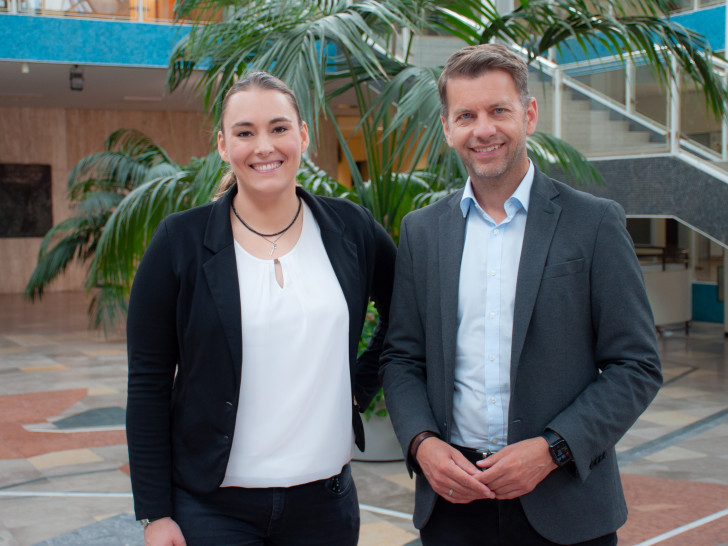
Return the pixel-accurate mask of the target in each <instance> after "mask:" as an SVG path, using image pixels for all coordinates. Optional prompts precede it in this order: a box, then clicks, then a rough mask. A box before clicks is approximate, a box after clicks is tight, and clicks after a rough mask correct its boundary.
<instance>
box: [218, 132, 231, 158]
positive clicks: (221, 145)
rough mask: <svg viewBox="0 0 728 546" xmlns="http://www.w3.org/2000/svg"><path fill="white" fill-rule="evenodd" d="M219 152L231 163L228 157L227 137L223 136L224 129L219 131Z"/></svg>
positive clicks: (221, 156)
mask: <svg viewBox="0 0 728 546" xmlns="http://www.w3.org/2000/svg"><path fill="white" fill-rule="evenodd" d="M217 153H219V154H220V158H221V159H222V160H223V161H224V162H225V163H230V158H228V153H227V147H226V146H225V137H223V136H222V131H218V132H217Z"/></svg>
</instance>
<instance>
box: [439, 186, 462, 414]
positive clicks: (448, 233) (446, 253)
mask: <svg viewBox="0 0 728 546" xmlns="http://www.w3.org/2000/svg"><path fill="white" fill-rule="evenodd" d="M462 195H463V191H462V190H460V191H458V192H456V193H454V194H453V196H452V197H451V198H450V203H449V206H448V207H447V208H446V209H447V210H446V212H444V213H443V214H442V215H441V216H440V218H439V226H438V227H439V229H438V256H437V260H436V263H437V268H438V274H439V279H438V283H437V286H439V287H440V310H441V313H442V316H441V324H442V351H443V363H444V368H445V369H444V373H445V377H444V381H445V383H444V384H445V385H453V384H454V381H455V346H456V343H457V328H458V290H459V286H460V262H461V261H462V258H463V245H464V244H465V218H463V214H462V211H461V210H460V200H461V198H462ZM447 400H448V401H449V402H448V403H449V404H450V408H449V409H448V414H450V413H451V410H452V397H449V398H447Z"/></svg>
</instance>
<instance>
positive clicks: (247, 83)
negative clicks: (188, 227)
mask: <svg viewBox="0 0 728 546" xmlns="http://www.w3.org/2000/svg"><path fill="white" fill-rule="evenodd" d="M250 89H262V90H265V91H278V92H279V93H283V95H284V96H285V97H286V98H287V99H288V101H289V102H290V103H291V106H293V110H294V111H295V112H296V118H297V119H298V125H299V127H301V126H303V119H302V118H301V109H300V108H299V107H298V100H297V99H296V95H295V94H294V93H293V91H291V88H290V87H288V86H287V85H286V84H285V83H283V81H281V80H279V79H278V78H276V77H275V76H273V75H271V74H268V73H267V72H262V71H259V72H251V73H250V74H248V75H246V76H245V77H244V78H242V79H240V80H238V81H237V82H235V84H233V86H232V87H230V89H228V91H227V93H225V98H224V99H223V101H222V108H221V110H220V131H221V132H223V133H224V132H225V111H226V110H227V106H228V103H229V102H230V97H232V96H233V95H235V94H236V93H240V92H242V91H248V90H250ZM236 182H237V178H235V173H234V172H233V170H232V168H229V169H228V171H227V172H226V173H225V174H224V175H223V176H222V178H221V179H220V183H219V184H218V186H217V189H216V190H215V195H214V197H213V198H212V200H213V201H215V200H217V199H220V198H221V197H222V196H223V195H225V192H227V191H228V190H229V189H230V188H231V187H232V186H234V185H235V183H236Z"/></svg>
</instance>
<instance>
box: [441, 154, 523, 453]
mask: <svg viewBox="0 0 728 546" xmlns="http://www.w3.org/2000/svg"><path fill="white" fill-rule="evenodd" d="M533 174H534V168H533V164H532V163H530V161H529V167H528V172H527V173H526V176H525V177H524V178H523V180H522V181H521V183H520V184H519V186H518V188H517V189H516V191H515V192H514V193H513V195H512V196H511V197H509V198H508V199H507V200H506V202H505V212H506V215H507V216H506V218H505V219H504V220H503V221H502V222H501V223H500V224H496V223H495V222H494V221H493V219H492V218H491V217H490V216H489V215H488V214H486V213H485V212H484V211H483V209H482V208H481V207H480V205H478V202H477V201H476V200H475V196H474V194H473V187H472V184H471V182H470V179H468V181H467V183H466V184H465V191H464V192H463V197H462V200H461V202H460V208H461V210H462V213H463V216H464V217H465V219H466V228H465V245H464V247H463V258H462V262H461V264H460V285H459V292H458V333H457V346H456V354H455V392H454V398H453V428H452V433H451V437H450V439H451V441H452V443H454V444H458V445H461V446H465V447H471V448H478V449H482V450H485V449H490V450H491V451H498V450H499V449H501V448H503V447H504V446H505V445H506V444H507V439H508V405H509V403H510V393H511V381H510V373H511V342H512V337H513V308H514V302H515V298H516V280H517V278H518V263H519V261H520V259H521V248H522V246H523V234H524V232H525V229H526V214H527V212H528V203H529V198H530V194H531V186H532V185H533Z"/></svg>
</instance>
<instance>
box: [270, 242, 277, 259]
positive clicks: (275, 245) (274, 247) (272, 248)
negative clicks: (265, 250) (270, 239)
mask: <svg viewBox="0 0 728 546" xmlns="http://www.w3.org/2000/svg"><path fill="white" fill-rule="evenodd" d="M271 245H273V246H272V247H271V249H270V253H269V254H268V256H273V253H274V252H275V251H276V248H278V244H277V243H271Z"/></svg>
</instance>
